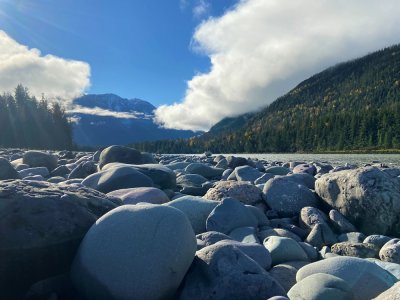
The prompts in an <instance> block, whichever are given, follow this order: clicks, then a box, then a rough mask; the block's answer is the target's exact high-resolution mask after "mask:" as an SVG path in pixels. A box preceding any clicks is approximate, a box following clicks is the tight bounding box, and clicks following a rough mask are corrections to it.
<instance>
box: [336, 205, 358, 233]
mask: <svg viewBox="0 0 400 300" xmlns="http://www.w3.org/2000/svg"><path fill="white" fill-rule="evenodd" d="M329 219H330V221H331V223H332V225H333V227H334V228H335V229H336V230H337V231H339V232H341V233H346V232H355V231H357V229H356V228H355V227H354V225H353V224H351V223H350V222H349V221H348V220H347V219H346V218H345V217H344V216H343V215H342V214H341V213H340V212H338V211H337V210H336V209H332V210H331V211H330V212H329Z"/></svg>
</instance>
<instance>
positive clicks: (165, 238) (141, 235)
mask: <svg viewBox="0 0 400 300" xmlns="http://www.w3.org/2000/svg"><path fill="white" fill-rule="evenodd" d="M195 252H196V237H195V235H194V232H193V229H192V226H191V225H190V222H189V220H188V219H187V217H186V216H185V215H184V214H183V213H182V212H181V211H179V210H177V209H175V208H172V207H167V206H162V205H151V204H149V205H124V206H121V207H118V208H117V209H114V210H113V211H111V212H109V213H107V214H105V215H104V216H103V217H102V218H100V219H99V220H98V221H97V222H96V224H95V225H93V226H92V227H91V228H90V230H89V231H88V233H87V234H86V236H85V238H84V239H83V241H82V243H81V245H80V247H79V250H78V253H77V255H76V257H75V260H74V263H73V266H72V270H71V278H72V282H73V284H74V286H75V287H76V288H77V290H78V291H79V293H80V294H81V295H82V297H83V298H88V299H99V300H101V299H169V298H172V297H173V295H174V294H175V292H176V290H177V289H178V287H179V285H180V283H181V281H182V279H183V277H184V276H185V274H186V272H187V270H188V269H189V267H190V265H191V263H192V261H193V258H194V255H195Z"/></svg>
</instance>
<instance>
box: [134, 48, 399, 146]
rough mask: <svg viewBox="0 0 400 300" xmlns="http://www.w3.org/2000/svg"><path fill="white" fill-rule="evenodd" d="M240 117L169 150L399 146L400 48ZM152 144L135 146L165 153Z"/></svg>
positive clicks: (348, 65) (323, 76)
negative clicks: (256, 111) (247, 115)
mask: <svg viewBox="0 0 400 300" xmlns="http://www.w3.org/2000/svg"><path fill="white" fill-rule="evenodd" d="M243 118H244V116H239V117H237V118H232V119H229V120H228V121H227V120H222V121H221V122H220V123H218V124H216V125H215V126H214V128H215V127H216V128H217V129H218V128H219V129H221V130H217V132H216V131H215V130H210V132H208V133H206V134H204V135H203V136H202V137H198V138H190V139H188V140H179V141H176V143H177V144H179V145H173V146H174V148H176V149H184V150H183V151H188V152H202V151H205V150H211V151H213V152H215V153H239V152H312V151H352V150H380V149H395V148H400V45H395V46H392V47H388V48H385V49H383V50H380V51H377V52H374V53H371V54H369V55H366V56H364V57H361V58H359V59H355V60H352V61H348V62H345V63H341V64H338V65H336V66H333V67H330V68H328V69H326V70H324V71H322V72H321V73H318V74H316V75H314V76H312V77H310V78H308V79H306V80H304V81H303V82H301V83H300V84H299V85H298V86H296V87H295V88H294V89H293V90H291V91H290V92H289V93H287V94H286V95H284V96H282V97H280V98H278V99H277V100H275V101H274V102H273V103H271V104H270V105H269V106H267V107H265V108H264V109H262V110H261V111H259V112H258V113H255V114H254V115H252V116H251V117H250V119H249V120H247V121H245V122H243ZM153 144H154V143H142V144H140V145H137V147H141V148H142V149H146V150H149V151H164V152H169V148H168V145H171V142H168V143H157V147H158V148H157V149H155V148H154V146H153ZM164 146H165V147H164Z"/></svg>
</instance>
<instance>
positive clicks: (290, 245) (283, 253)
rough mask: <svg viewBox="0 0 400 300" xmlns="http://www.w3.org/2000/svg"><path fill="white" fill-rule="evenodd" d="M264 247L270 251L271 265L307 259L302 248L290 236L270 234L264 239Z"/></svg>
mask: <svg viewBox="0 0 400 300" xmlns="http://www.w3.org/2000/svg"><path fill="white" fill-rule="evenodd" d="M264 247H265V248H267V250H268V251H269V253H271V257H272V265H278V264H281V263H284V262H288V261H294V260H297V261H308V260H309V259H308V256H307V253H306V252H305V251H304V250H303V248H302V247H301V246H300V245H299V244H298V243H297V242H296V241H295V240H293V239H291V238H286V237H280V236H270V237H267V238H266V239H265V240H264Z"/></svg>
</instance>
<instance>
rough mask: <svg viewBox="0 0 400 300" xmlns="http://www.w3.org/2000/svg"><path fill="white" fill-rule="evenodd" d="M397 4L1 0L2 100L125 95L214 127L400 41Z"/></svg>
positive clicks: (165, 114)
mask: <svg viewBox="0 0 400 300" xmlns="http://www.w3.org/2000/svg"><path fill="white" fill-rule="evenodd" d="M399 12H400V1H398V0H385V1H376V0H352V1H348V0H335V1H332V0H318V1H315V0H296V1H293V0H163V1H162V0H114V1H110V0H57V1H54V0H0V92H2V91H12V90H13V88H15V86H16V85H17V84H19V83H22V84H24V85H25V86H27V87H28V88H29V90H30V91H31V93H32V94H34V95H36V96H38V97H40V95H42V93H44V94H45V96H46V97H49V98H54V97H58V98H59V99H63V101H65V103H66V105H68V104H70V103H71V102H70V100H71V99H73V98H74V97H76V96H78V95H81V94H83V93H95V94H101V93H114V94H117V95H119V96H121V97H124V98H140V99H143V100H146V101H149V102H151V103H152V104H154V105H155V106H157V107H158V108H157V110H156V112H155V114H156V120H157V122H159V123H160V124H161V125H162V126H165V127H168V128H178V129H193V130H207V129H209V128H210V126H212V125H213V124H215V123H216V122H218V121H219V120H221V119H222V118H224V117H228V116H235V115H239V114H241V113H246V112H249V111H254V110H257V109H259V108H261V107H264V106H265V105H267V104H269V103H271V102H272V101H273V100H275V99H276V98H277V97H279V96H281V95H283V94H284V93H286V92H288V91H289V90H290V89H291V88H293V87H294V86H295V85H296V84H298V83H299V82H301V81H302V80H304V79H306V78H308V77H309V76H312V75H313V74H314V73H316V72H319V71H322V70H323V69H324V68H326V67H329V66H331V65H334V64H336V63H339V62H342V61H345V60H348V59H353V58H356V57H359V56H362V55H365V54H367V53H370V52H372V51H375V50H378V49H381V48H384V47H386V46H390V45H393V44H397V43H400V18H399V17H398V15H399Z"/></svg>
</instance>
